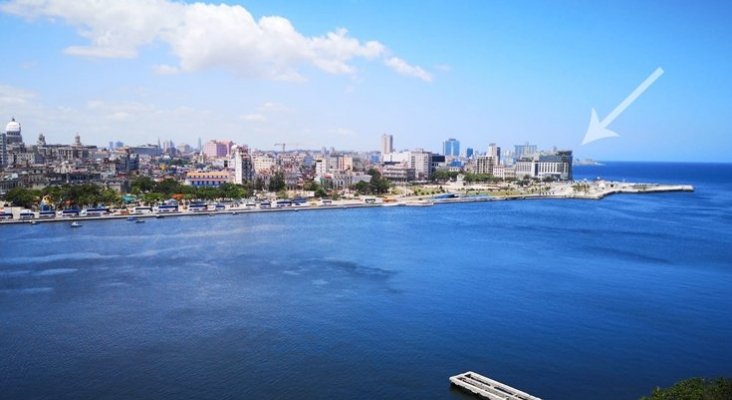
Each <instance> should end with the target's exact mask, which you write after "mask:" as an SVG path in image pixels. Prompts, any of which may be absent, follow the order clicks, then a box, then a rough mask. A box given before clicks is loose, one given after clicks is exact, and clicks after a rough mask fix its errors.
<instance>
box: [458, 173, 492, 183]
mask: <svg viewBox="0 0 732 400" xmlns="http://www.w3.org/2000/svg"><path fill="white" fill-rule="evenodd" d="M500 180H501V179H500V178H496V177H495V176H493V175H491V174H471V173H466V174H465V175H464V178H463V181H464V182H467V183H473V182H498V181H500Z"/></svg>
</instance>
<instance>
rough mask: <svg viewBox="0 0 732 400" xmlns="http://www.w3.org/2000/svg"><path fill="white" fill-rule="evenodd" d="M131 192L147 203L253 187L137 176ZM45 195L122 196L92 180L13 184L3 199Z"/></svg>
mask: <svg viewBox="0 0 732 400" xmlns="http://www.w3.org/2000/svg"><path fill="white" fill-rule="evenodd" d="M130 186H131V190H130V192H131V193H132V194H134V195H136V196H137V198H138V199H140V200H142V202H144V203H146V204H155V203H160V202H163V201H165V200H168V199H170V198H177V199H179V200H180V199H187V200H193V199H202V200H217V199H241V198H247V197H251V196H252V195H253V193H254V192H253V190H252V188H251V187H250V186H247V185H235V184H232V183H224V184H222V185H221V186H219V187H216V188H213V187H204V188H196V187H193V186H187V185H183V184H182V183H180V182H178V181H176V180H174V179H165V180H163V181H161V182H155V181H154V180H152V179H150V178H148V177H144V176H143V177H138V178H136V179H134V180H133V181H132V183H131V185H130ZM44 197H47V198H48V199H49V200H50V201H51V203H52V204H51V205H53V206H54V207H55V208H69V207H87V206H97V205H102V204H104V205H108V206H112V205H119V204H121V203H122V197H121V196H120V194H119V193H117V192H116V191H115V190H114V189H108V188H104V187H103V186H100V185H95V184H84V185H63V186H49V187H46V188H43V189H40V190H37V189H26V188H20V187H19V188H14V189H12V190H10V191H9V192H8V194H7V195H6V196H5V200H6V201H8V202H10V203H12V204H13V205H14V206H16V207H23V208H34V207H38V206H39V205H40V202H41V199H43V198H44Z"/></svg>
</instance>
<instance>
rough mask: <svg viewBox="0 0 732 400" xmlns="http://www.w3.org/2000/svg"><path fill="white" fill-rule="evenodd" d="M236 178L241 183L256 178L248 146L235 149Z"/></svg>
mask: <svg viewBox="0 0 732 400" xmlns="http://www.w3.org/2000/svg"><path fill="white" fill-rule="evenodd" d="M234 178H235V179H236V183H237V184H240V185H241V184H244V183H246V182H251V181H252V180H254V165H253V163H252V156H251V154H249V147H247V146H241V147H237V148H235V149H234Z"/></svg>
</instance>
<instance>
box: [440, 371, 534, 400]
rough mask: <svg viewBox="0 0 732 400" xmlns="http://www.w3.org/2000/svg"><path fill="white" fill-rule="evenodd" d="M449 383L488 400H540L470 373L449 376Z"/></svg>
mask: <svg viewBox="0 0 732 400" xmlns="http://www.w3.org/2000/svg"><path fill="white" fill-rule="evenodd" d="M450 383H451V384H453V385H455V386H457V387H459V388H460V389H463V390H466V391H468V392H471V393H473V394H476V395H478V396H480V397H482V398H485V399H488V400H541V399H540V398H538V397H536V396H532V395H530V394H528V393H524V392H522V391H520V390H518V389H514V388H512V387H511V386H508V385H505V384H503V383H501V382H497V381H494V380H493V379H490V378H487V377H485V376H483V375H480V374H476V373H475V372H472V371H468V372H465V373H463V374H460V375H455V376H451V377H450Z"/></svg>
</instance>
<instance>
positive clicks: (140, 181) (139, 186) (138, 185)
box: [130, 176, 155, 193]
mask: <svg viewBox="0 0 732 400" xmlns="http://www.w3.org/2000/svg"><path fill="white" fill-rule="evenodd" d="M153 189H155V181H154V180H152V178H150V177H147V176H138V177H137V178H135V179H134V180H133V181H132V183H131V184H130V191H131V192H132V193H147V192H150V191H152V190H153Z"/></svg>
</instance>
